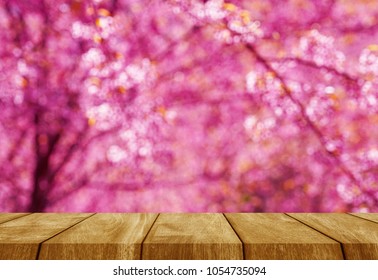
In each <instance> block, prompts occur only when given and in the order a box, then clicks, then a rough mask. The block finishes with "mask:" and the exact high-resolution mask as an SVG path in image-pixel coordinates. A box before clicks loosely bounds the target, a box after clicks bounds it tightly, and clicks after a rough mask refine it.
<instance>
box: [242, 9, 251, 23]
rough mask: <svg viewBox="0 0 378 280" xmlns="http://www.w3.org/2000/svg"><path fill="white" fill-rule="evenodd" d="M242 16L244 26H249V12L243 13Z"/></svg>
mask: <svg viewBox="0 0 378 280" xmlns="http://www.w3.org/2000/svg"><path fill="white" fill-rule="evenodd" d="M240 15H241V17H242V19H243V22H244V24H249V23H250V22H251V17H250V15H249V12H248V11H242V12H241V14H240Z"/></svg>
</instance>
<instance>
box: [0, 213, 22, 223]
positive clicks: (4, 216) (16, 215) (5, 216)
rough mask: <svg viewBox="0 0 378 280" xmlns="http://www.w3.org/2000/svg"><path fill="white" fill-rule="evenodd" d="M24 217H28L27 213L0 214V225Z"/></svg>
mask: <svg viewBox="0 0 378 280" xmlns="http://www.w3.org/2000/svg"><path fill="white" fill-rule="evenodd" d="M26 215H28V213H0V224H2V223H5V222H8V221H10V220H14V219H17V218H19V217H22V216H26Z"/></svg>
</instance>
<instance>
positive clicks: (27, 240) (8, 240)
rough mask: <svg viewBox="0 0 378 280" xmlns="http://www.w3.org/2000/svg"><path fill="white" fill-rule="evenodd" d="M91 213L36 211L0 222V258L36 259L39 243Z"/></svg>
mask: <svg viewBox="0 0 378 280" xmlns="http://www.w3.org/2000/svg"><path fill="white" fill-rule="evenodd" d="M88 216H89V214H40V213H35V214H31V215H27V216H24V217H21V218H17V219H15V220H11V221H8V222H5V223H2V224H0V259H19V260H21V259H36V258H37V253H38V248H39V244H40V243H41V242H43V241H45V240H47V239H48V238H50V237H52V236H54V235H56V234H58V233H60V232H62V231H63V230H65V229H67V228H68V227H70V226H72V225H74V224H76V223H78V222H80V221H81V220H83V219H84V218H86V217H88Z"/></svg>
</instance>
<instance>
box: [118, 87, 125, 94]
mask: <svg viewBox="0 0 378 280" xmlns="http://www.w3.org/2000/svg"><path fill="white" fill-rule="evenodd" d="M117 90H118V92H119V93H121V94H124V93H126V88H125V87H124V86H119V87H118V88H117Z"/></svg>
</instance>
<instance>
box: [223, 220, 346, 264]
mask: <svg viewBox="0 0 378 280" xmlns="http://www.w3.org/2000/svg"><path fill="white" fill-rule="evenodd" d="M226 218H227V220H228V221H229V222H230V223H231V225H232V227H233V228H234V230H235V231H236V233H237V234H238V235H239V237H240V239H241V240H242V242H243V244H244V257H245V259H255V260H256V259H261V260H264V259H266V260H269V259H273V260H308V259H310V260H316V259H320V260H326V259H343V254H342V250H341V246H340V244H339V243H338V242H336V241H334V240H332V239H330V238H328V237H326V236H325V235H323V234H321V233H319V232H317V231H314V230H313V229H311V228H309V227H307V226H305V225H303V224H302V223H300V222H298V221H296V220H294V219H292V218H290V217H288V216H287V215H285V214H247V213H237V214H226Z"/></svg>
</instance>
